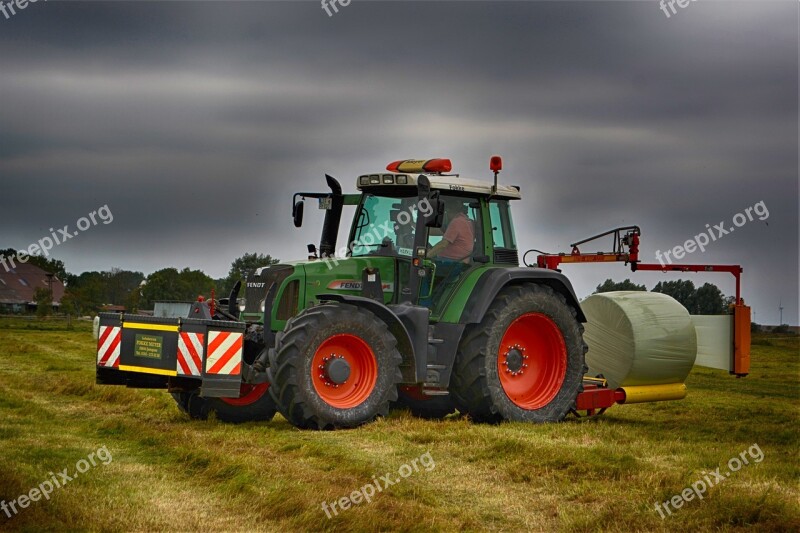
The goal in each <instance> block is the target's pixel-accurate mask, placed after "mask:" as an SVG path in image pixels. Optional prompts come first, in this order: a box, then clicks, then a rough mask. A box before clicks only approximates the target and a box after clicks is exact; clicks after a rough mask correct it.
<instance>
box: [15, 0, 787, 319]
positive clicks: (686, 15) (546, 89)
mask: <svg viewBox="0 0 800 533" xmlns="http://www.w3.org/2000/svg"><path fill="white" fill-rule="evenodd" d="M797 30H798V4H797V3H796V2H789V1H787V2H712V1H699V2H693V3H691V4H690V5H689V6H688V7H687V8H684V9H682V10H679V12H678V13H677V14H675V15H673V16H671V17H670V18H667V17H666V16H665V15H664V14H663V13H662V12H661V11H660V10H659V9H658V4H657V3H654V2H368V1H363V0H362V1H356V2H352V3H351V4H350V5H348V6H347V7H346V8H340V10H339V13H337V14H335V15H334V16H332V17H329V16H327V15H326V13H325V11H323V10H322V9H321V6H320V4H319V3H318V2H243V3H238V2H224V3H223V2H143V3H137V2H103V3H95V2H54V1H52V0H51V1H50V2H47V3H44V2H38V3H36V4H30V5H29V6H28V7H27V8H26V9H25V10H24V11H20V12H18V13H17V14H16V15H14V16H13V17H11V18H9V19H3V18H0V50H1V52H0V187H2V189H0V248H4V247H17V248H22V247H27V246H28V245H29V244H30V243H33V242H36V241H37V240H38V239H39V238H41V237H42V236H45V235H48V234H49V231H48V230H49V228H51V227H56V228H59V227H62V226H63V225H65V224H72V225H74V223H75V221H76V220H77V219H78V218H80V217H81V216H84V215H86V214H87V213H89V212H90V211H92V210H95V209H98V208H99V207H101V206H103V205H108V206H109V208H110V210H111V211H112V212H113V214H114V222H113V223H112V224H108V225H98V226H97V227H94V228H91V229H90V230H88V231H86V232H84V233H82V234H81V235H80V236H79V237H76V238H74V239H71V240H70V241H68V242H66V243H64V244H63V245H61V246H59V247H57V248H56V249H54V250H53V252H52V253H53V254H54V255H55V256H56V257H57V258H60V259H63V260H64V261H65V263H66V265H67V269H68V270H69V271H71V272H76V273H77V272H81V271H84V270H101V269H108V268H111V267H122V268H126V269H133V270H142V271H144V272H146V273H147V272H152V271H153V270H157V269H159V268H162V267H166V266H177V267H184V266H190V267H192V268H200V269H202V270H204V271H205V272H207V273H209V274H210V275H212V276H215V277H217V276H223V275H224V274H225V273H226V272H227V270H228V267H229V265H230V262H231V260H232V259H234V258H235V257H237V256H239V255H242V254H243V253H244V252H251V251H260V252H263V253H270V254H272V255H273V256H277V257H280V258H282V259H287V260H288V259H296V258H302V257H303V256H304V255H305V243H306V242H316V241H318V238H319V221H320V220H321V216H319V215H318V214H317V213H313V212H311V210H309V211H310V212H309V213H308V214H309V215H310V216H308V217H307V222H306V225H305V226H304V228H302V229H300V230H296V229H295V228H293V226H292V224H291V219H290V212H291V211H290V208H291V203H290V201H291V194H292V192H294V191H298V190H315V189H323V188H324V180H323V176H324V174H325V173H329V174H332V175H334V176H336V177H337V178H339V179H340V181H341V182H342V183H343V185H344V186H345V188H346V189H347V190H349V191H353V190H354V189H355V177H356V176H357V175H358V174H361V173H365V172H375V171H379V170H381V169H383V168H384V167H385V165H386V164H387V163H388V162H390V161H393V160H396V159H402V158H411V157H418V158H428V157H449V158H451V159H452V160H453V163H454V170H455V171H457V172H460V173H461V174H462V175H467V176H476V177H480V178H484V179H489V178H490V173H489V171H488V160H489V157H490V156H491V155H493V154H499V155H502V156H503V157H504V160H505V170H504V171H503V172H502V173H501V175H500V179H501V181H503V182H506V183H512V184H516V185H520V186H521V187H522V191H523V195H524V199H523V200H522V201H521V202H518V203H516V204H515V206H514V216H515V219H516V220H515V221H516V226H517V232H518V233H519V239H518V240H519V244H520V246H521V247H522V248H523V249H528V248H538V249H543V250H548V251H567V250H568V245H569V243H571V242H573V241H575V240H578V239H580V238H583V237H586V236H588V235H591V234H593V233H597V232H599V231H602V230H605V229H609V228H612V227H615V226H619V225H629V224H638V225H639V226H641V227H642V232H643V238H642V241H643V245H642V257H643V260H645V261H650V262H655V261H656V259H655V252H656V250H661V251H663V250H667V249H670V248H672V247H674V246H676V245H680V244H683V243H684V242H685V241H686V240H688V239H691V238H692V237H693V236H694V235H697V234H698V233H700V232H701V231H704V230H705V229H706V224H710V225H714V224H717V223H718V222H720V221H726V226H729V225H730V221H731V219H732V217H733V216H734V215H735V214H736V213H739V212H742V211H743V210H745V209H746V208H747V207H750V206H753V205H754V204H756V203H758V202H760V201H763V202H764V204H765V205H766V206H767V207H768V209H769V218H768V219H766V220H758V219H756V220H754V221H752V222H748V223H747V224H745V225H743V226H742V227H740V228H736V231H735V233H732V234H729V235H726V236H724V238H721V239H719V240H718V241H716V242H714V243H712V244H711V245H709V246H708V247H707V250H706V251H705V252H703V253H700V252H695V253H694V254H691V255H690V256H687V258H686V259H684V261H686V262H691V263H737V264H741V265H742V266H743V267H744V278H743V280H744V284H743V288H744V293H743V296H744V298H745V300H746V301H747V302H748V303H749V304H750V305H752V306H753V307H754V309H755V310H756V313H757V315H756V320H757V321H758V322H761V323H768V324H775V323H777V322H778V309H777V307H778V303H779V301H782V303H783V306H784V307H785V309H784V314H783V316H784V322H790V323H792V324H797V305H798V301H797V298H798V130H797V127H798V31H797ZM343 225H346V224H343ZM607 244H610V241H609V242H608V243H607ZM565 273H566V274H567V275H568V276H569V277H570V278H571V279H572V280H573V283H574V284H575V286H576V289H577V290H578V292H579V294H580V295H581V296H584V295H586V294H588V293H590V292H591V291H592V290H593V288H594V286H596V285H597V284H598V283H600V282H602V281H603V280H604V279H605V278H607V277H613V278H615V279H618V280H621V279H623V278H625V277H630V278H632V279H633V280H634V281H636V282H638V283H646V284H647V285H648V287H650V288H652V286H653V285H654V284H655V283H656V282H657V281H659V280H663V279H676V278H678V277H683V278H687V277H688V278H689V279H692V280H693V281H694V282H695V284H702V283H704V282H706V281H710V282H712V283H716V284H717V285H719V286H720V288H721V289H722V290H723V291H724V292H725V293H726V294H732V293H733V283H732V278H730V276H723V275H699V274H689V275H687V274H684V275H683V276H678V275H664V274H660V273H636V274H632V273H631V272H630V271H629V270H627V269H626V268H625V267H623V266H622V265H614V266H604V267H593V266H573V267H565ZM728 278H730V279H728Z"/></svg>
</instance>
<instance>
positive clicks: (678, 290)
mask: <svg viewBox="0 0 800 533" xmlns="http://www.w3.org/2000/svg"><path fill="white" fill-rule="evenodd" d="M653 292H660V293H662V294H666V295H668V296H672V297H673V298H675V299H676V300H677V301H678V302H680V304H681V305H683V306H684V307H685V308H686V310H687V311H689V313H690V314H692V315H720V314H725V313H728V312H729V309H728V306H729V304H731V303H734V301H735V300H736V298H735V297H733V296H729V297H727V298H726V297H725V295H724V294H722V291H721V290H719V287H717V286H716V285H714V284H713V283H705V284H703V286H701V287H699V288H697V289H695V287H694V283H692V282H691V281H689V280H682V279H679V280H676V281H659V282H658V283H656V286H655V287H653Z"/></svg>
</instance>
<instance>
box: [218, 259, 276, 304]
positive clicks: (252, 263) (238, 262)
mask: <svg viewBox="0 0 800 533" xmlns="http://www.w3.org/2000/svg"><path fill="white" fill-rule="evenodd" d="M278 262H280V259H277V258H275V259H273V257H272V256H271V255H269V254H267V255H264V254H259V253H252V254H248V253H245V254H244V255H243V256H241V257H238V258H236V259H234V261H233V262H232V263H231V269H230V270H229V271H228V277H227V278H225V279H224V280H222V284H221V286H220V287H219V291H220V292H219V296H220V297H225V296H227V295H228V294H229V293H230V292H231V289H233V286H234V285H236V282H237V281H239V280H242V281H244V280H246V279H247V276H249V275H251V274H252V273H253V272H255V271H256V270H257V269H259V268H261V267H265V266H269V265H274V264H276V263H278Z"/></svg>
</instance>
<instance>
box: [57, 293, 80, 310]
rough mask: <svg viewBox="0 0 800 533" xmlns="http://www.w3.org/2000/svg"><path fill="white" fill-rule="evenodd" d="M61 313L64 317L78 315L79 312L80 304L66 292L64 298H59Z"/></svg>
mask: <svg viewBox="0 0 800 533" xmlns="http://www.w3.org/2000/svg"><path fill="white" fill-rule="evenodd" d="M59 310H60V311H61V313H63V314H65V315H78V314H80V312H81V309H80V303H79V301H78V299H77V298H75V296H74V295H73V294H72V293H71V292H70V291H69V290H67V291H66V292H65V293H64V296H62V297H61V307H60V308H59Z"/></svg>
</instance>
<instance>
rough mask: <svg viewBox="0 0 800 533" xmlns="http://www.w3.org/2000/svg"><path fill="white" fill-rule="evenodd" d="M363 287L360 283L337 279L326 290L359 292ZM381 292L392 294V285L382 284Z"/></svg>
mask: <svg viewBox="0 0 800 533" xmlns="http://www.w3.org/2000/svg"><path fill="white" fill-rule="evenodd" d="M362 287H363V285H362V283H361V282H360V281H352V280H349V279H337V280H335V281H331V282H330V283H329V284H328V288H329V289H331V290H334V291H360V290H361V289H362ZM382 288H383V292H392V291H393V290H394V283H384V284H382Z"/></svg>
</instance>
